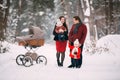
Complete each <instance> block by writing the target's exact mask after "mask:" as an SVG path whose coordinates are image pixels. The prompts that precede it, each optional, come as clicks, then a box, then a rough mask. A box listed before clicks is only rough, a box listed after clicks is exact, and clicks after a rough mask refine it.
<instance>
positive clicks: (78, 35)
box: [68, 24, 87, 44]
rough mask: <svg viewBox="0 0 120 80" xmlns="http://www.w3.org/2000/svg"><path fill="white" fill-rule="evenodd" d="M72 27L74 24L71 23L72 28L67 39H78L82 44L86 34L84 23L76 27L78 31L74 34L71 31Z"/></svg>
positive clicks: (72, 29) (72, 40) (73, 27)
mask: <svg viewBox="0 0 120 80" xmlns="http://www.w3.org/2000/svg"><path fill="white" fill-rule="evenodd" d="M74 29H75V25H72V28H71V30H70V33H69V36H68V38H69V41H70V42H74V41H75V40H76V39H78V40H79V42H80V44H84V41H85V38H86V34H87V28H86V25H84V24H82V25H81V26H80V27H79V28H78V32H77V33H76V34H75V33H73V31H74Z"/></svg>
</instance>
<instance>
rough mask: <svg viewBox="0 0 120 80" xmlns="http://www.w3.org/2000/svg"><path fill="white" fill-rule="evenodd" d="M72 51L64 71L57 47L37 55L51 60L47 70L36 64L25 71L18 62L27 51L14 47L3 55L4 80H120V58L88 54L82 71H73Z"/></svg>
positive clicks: (1, 77) (0, 68)
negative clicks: (58, 65)
mask: <svg viewBox="0 0 120 80" xmlns="http://www.w3.org/2000/svg"><path fill="white" fill-rule="evenodd" d="M68 51H69V50H68V48H67V51H66V58H65V62H64V67H57V65H56V57H55V46H54V44H53V45H50V44H45V45H44V46H43V47H41V48H40V49H39V50H38V51H37V53H41V54H43V55H44V56H46V57H47V59H48V64H47V66H43V65H39V64H34V65H33V66H31V67H24V66H18V65H17V64H16V62H15V58H16V56H17V55H19V54H21V53H25V52H26V50H25V49H24V48H23V47H19V46H16V45H11V51H10V52H9V53H6V54H2V55H1V54H0V73H1V74H0V80H120V68H119V67H120V62H119V61H120V59H119V57H120V56H115V55H112V54H104V55H103V54H101V55H98V54H95V55H89V54H84V55H83V56H84V58H83V66H82V68H80V69H69V68H67V66H68V65H69V64H70V58H69V56H68V54H69V53H68Z"/></svg>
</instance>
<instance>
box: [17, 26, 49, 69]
mask: <svg viewBox="0 0 120 80" xmlns="http://www.w3.org/2000/svg"><path fill="white" fill-rule="evenodd" d="M28 31H29V33H28V35H25V36H20V37H16V41H17V42H18V44H19V45H20V46H24V47H25V49H26V50H27V52H26V53H25V55H24V54H20V55H18V56H17V57H16V63H17V64H18V65H24V66H25V67H29V66H31V65H33V61H35V62H36V63H37V64H41V63H42V64H44V65H46V64H47V58H46V57H45V56H43V55H39V56H38V54H37V53H36V52H35V51H36V48H38V47H41V46H43V45H44V42H45V41H44V33H43V31H42V30H41V29H40V28H39V27H30V28H29V30H28Z"/></svg>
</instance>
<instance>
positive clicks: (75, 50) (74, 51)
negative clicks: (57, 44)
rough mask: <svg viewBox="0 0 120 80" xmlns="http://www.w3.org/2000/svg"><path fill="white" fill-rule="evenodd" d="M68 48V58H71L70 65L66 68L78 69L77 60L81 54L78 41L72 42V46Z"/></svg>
mask: <svg viewBox="0 0 120 80" xmlns="http://www.w3.org/2000/svg"><path fill="white" fill-rule="evenodd" d="M68 45H69V48H70V55H69V56H70V57H71V65H70V66H68V68H72V67H76V68H78V59H80V54H81V49H80V47H79V41H78V39H76V40H75V41H74V46H71V45H70V44H68Z"/></svg>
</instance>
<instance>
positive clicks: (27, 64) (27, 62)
mask: <svg viewBox="0 0 120 80" xmlns="http://www.w3.org/2000/svg"><path fill="white" fill-rule="evenodd" d="M23 65H24V66H25V67H30V66H31V65H33V60H32V58H31V57H30V56H25V57H24V59H23Z"/></svg>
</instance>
